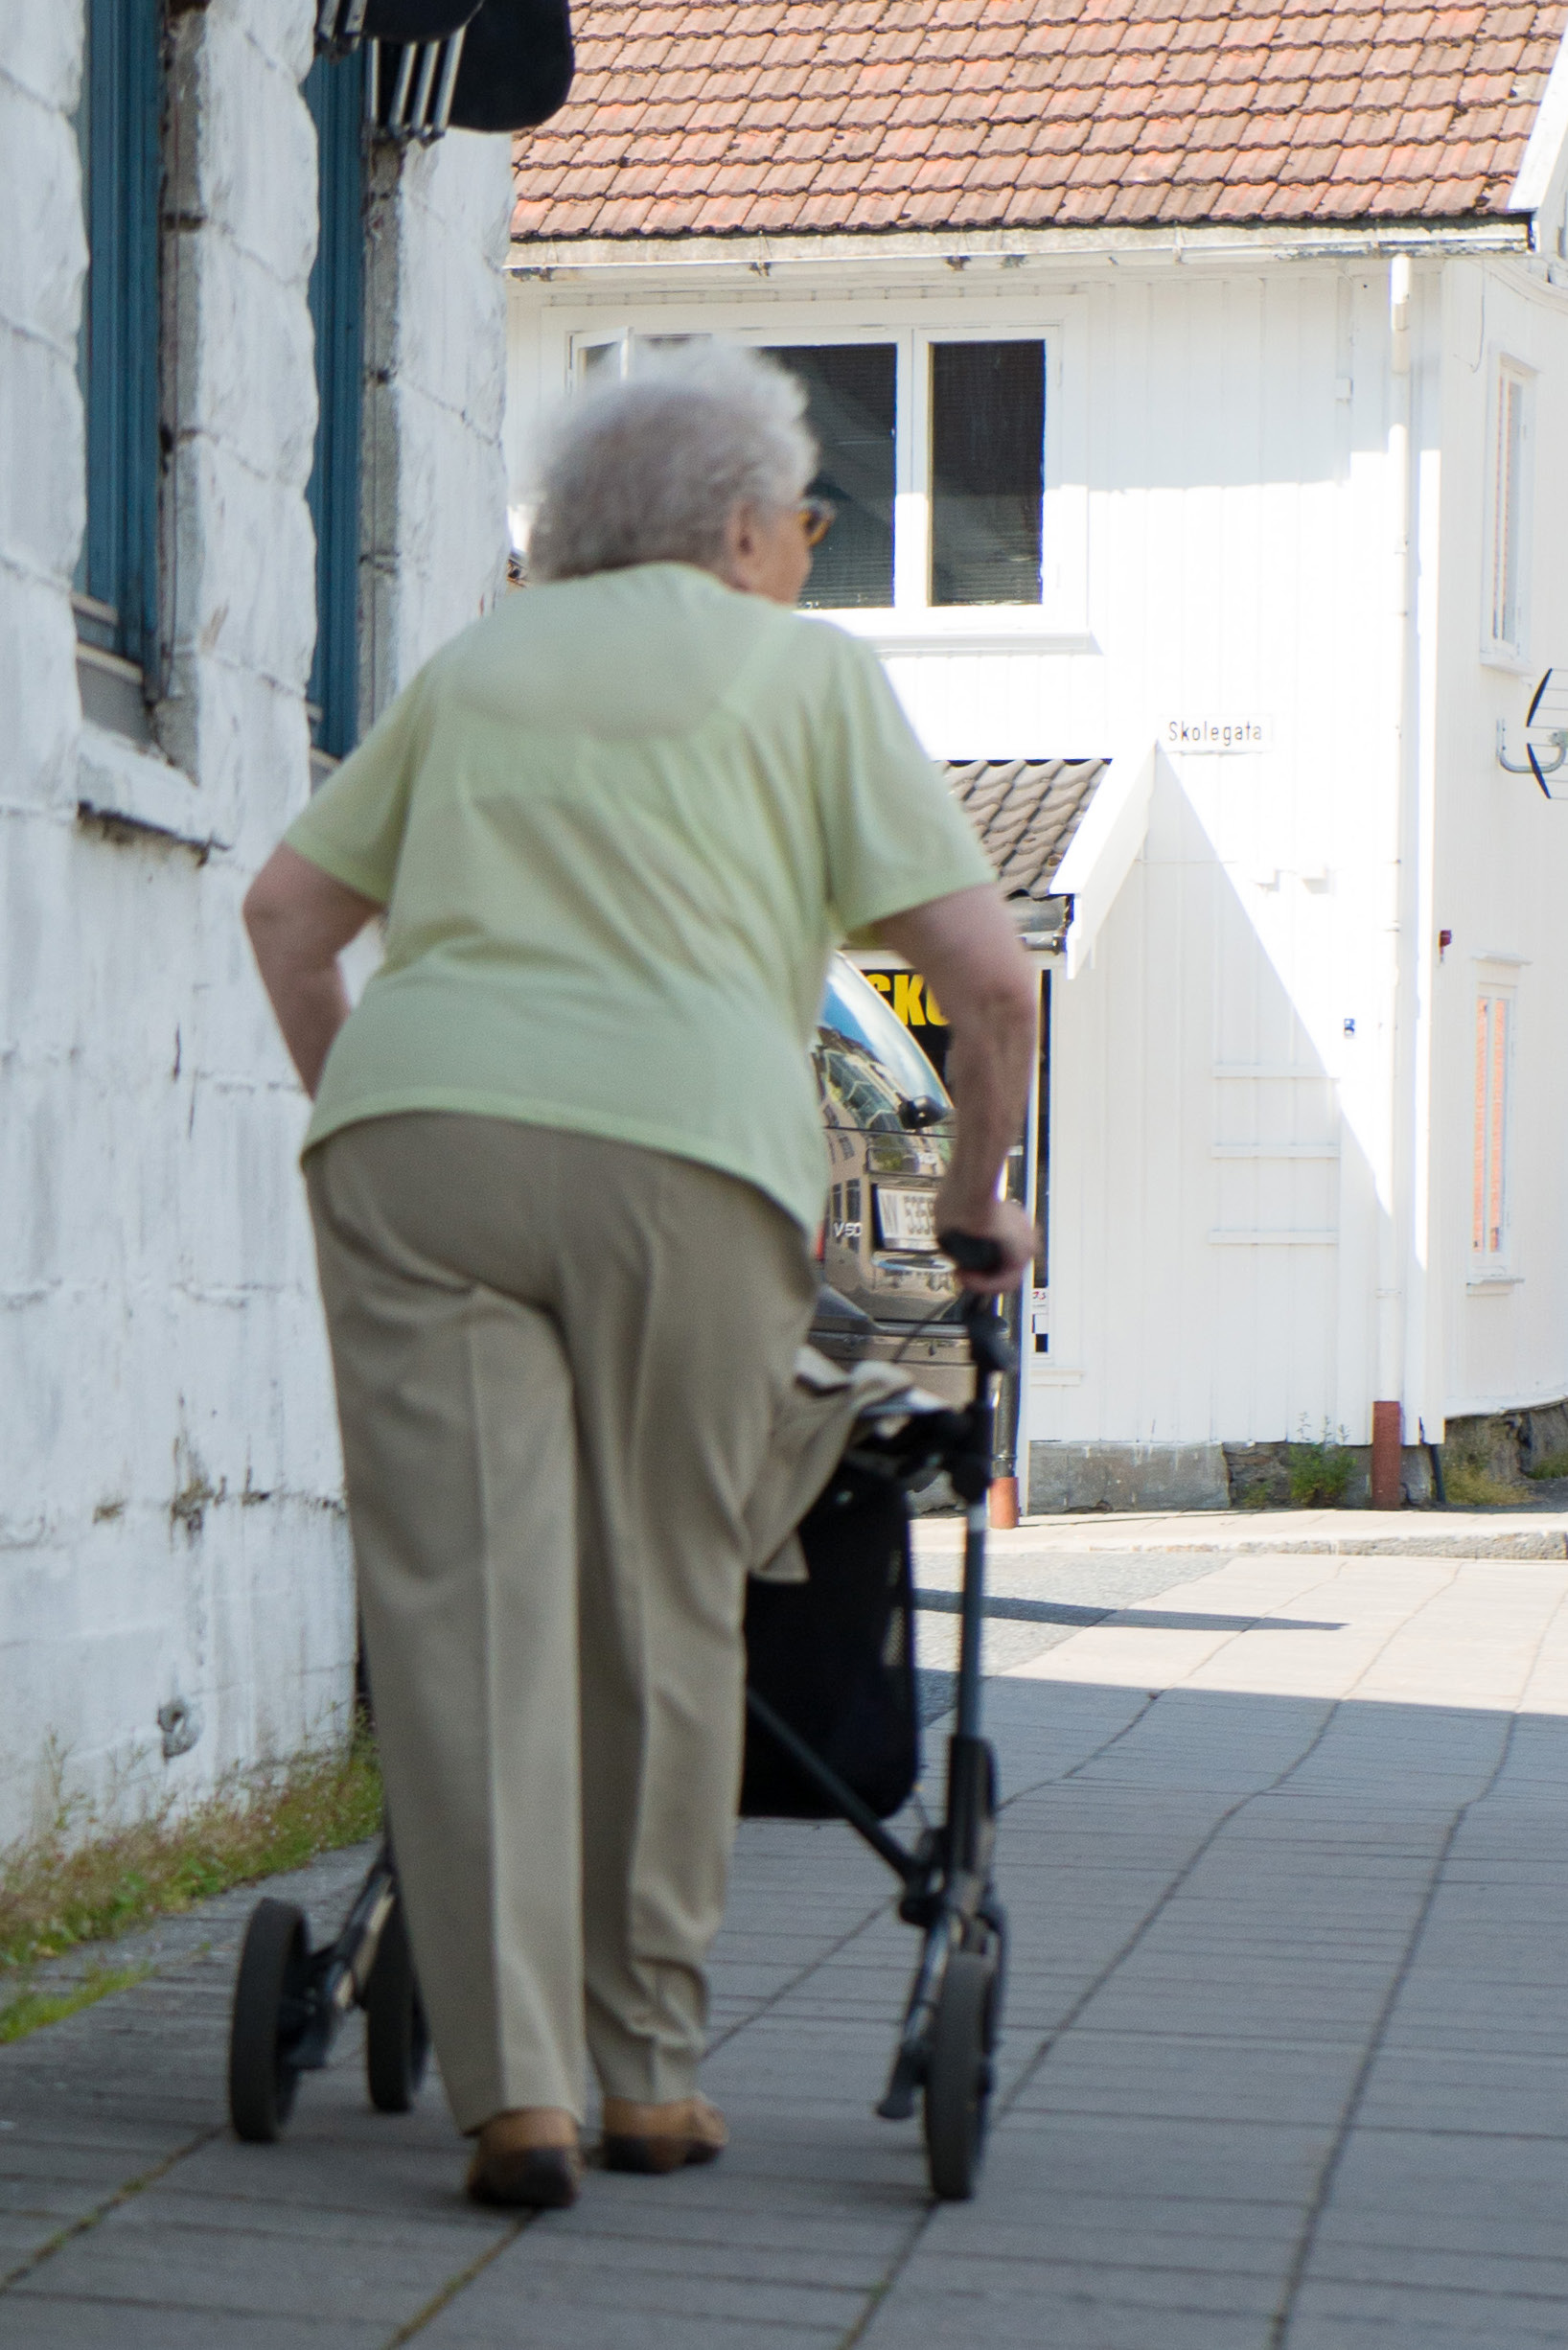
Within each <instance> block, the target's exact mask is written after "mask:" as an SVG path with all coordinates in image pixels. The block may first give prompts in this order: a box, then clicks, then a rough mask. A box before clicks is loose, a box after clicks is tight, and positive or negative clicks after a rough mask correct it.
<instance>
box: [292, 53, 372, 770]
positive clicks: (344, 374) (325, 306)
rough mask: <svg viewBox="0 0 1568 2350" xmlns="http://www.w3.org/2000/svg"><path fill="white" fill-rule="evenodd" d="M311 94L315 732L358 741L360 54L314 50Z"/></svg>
mask: <svg viewBox="0 0 1568 2350" xmlns="http://www.w3.org/2000/svg"><path fill="white" fill-rule="evenodd" d="M305 99H306V104H308V105H309V106H310V109H311V117H312V119H313V120H314V123H315V128H316V141H317V146H318V151H319V154H320V190H321V197H320V215H321V225H320V236H319V240H318V242H317V244H316V256H315V263H314V265H313V267H312V268H311V287H310V303H311V325H312V326H313V327H314V329H315V373H316V390H317V394H318V396H319V400H320V412H319V417H318V420H317V424H316V435H315V455H314V459H313V461H312V463H311V479H310V485H309V488H308V489H307V491H306V497H307V500H308V502H309V505H310V509H311V521H312V522H313V523H314V525H315V610H316V636H315V657H314V660H313V661H312V663H311V683H310V703H311V741H312V742H313V743H314V744H315V745H316V747H317V748H318V749H321V750H324V751H327V752H329V753H331V755H332V756H333V757H334V758H341V757H342V756H343V754H344V753H345V752H346V751H349V750H352V749H353V748H354V745H355V742H356V740H357V735H358V717H359V708H358V705H359V661H358V649H359V422H360V402H361V379H362V373H363V364H364V204H365V175H364V142H365V128H364V117H365V79H364V53H363V51H356V52H355V53H354V54H353V55H351V56H349V57H346V58H337V59H330V58H317V59H316V61H315V63H314V64H313V65H312V66H311V71H310V72H309V74H308V75H307V76H306V78H305Z"/></svg>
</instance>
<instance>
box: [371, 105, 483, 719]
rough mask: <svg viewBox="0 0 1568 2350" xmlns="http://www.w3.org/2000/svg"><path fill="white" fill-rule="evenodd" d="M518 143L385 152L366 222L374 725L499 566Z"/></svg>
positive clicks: (469, 138)
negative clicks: (509, 261) (514, 150)
mask: <svg viewBox="0 0 1568 2350" xmlns="http://www.w3.org/2000/svg"><path fill="white" fill-rule="evenodd" d="M511 209H512V169H511V142H510V141H509V140H507V139H504V138H480V137H476V136H475V135H473V133H472V132H467V131H451V132H449V134H448V135H447V137H446V138H444V139H441V140H439V141H437V142H436V143H435V144H434V145H432V146H430V147H425V148H415V149H412V150H409V151H408V152H406V153H405V154H404V158H403V160H402V166H401V170H400V169H399V168H398V165H397V162H396V159H395V158H394V156H393V154H392V152H391V150H388V149H385V148H383V149H381V150H379V151H378V154H377V158H376V164H375V173H374V178H373V196H372V203H371V213H370V248H369V260H368V277H367V312H368V315H367V321H366V329H367V332H366V374H367V383H366V397H365V427H364V458H363V465H364V473H363V499H364V536H363V547H364V569H363V575H362V576H363V583H364V584H363V588H362V591H361V596H360V614H361V627H362V632H363V642H362V644H361V658H360V709H361V716H362V718H363V720H364V722H365V723H366V724H367V725H368V723H369V722H370V720H372V719H373V718H375V717H377V716H379V715H380V711H381V710H382V709H384V707H385V706H386V704H387V703H388V702H389V701H390V700H391V699H392V696H393V695H394V694H395V693H396V692H397V690H398V688H399V687H400V686H401V685H403V684H404V683H405V682H406V681H407V680H408V679H409V678H410V677H412V675H413V674H414V672H415V670H417V669H418V667H419V666H420V663H421V662H422V661H424V660H426V659H427V658H428V657H429V656H430V654H432V653H433V652H434V651H435V649H436V647H437V646H438V645H440V644H443V643H444V642H445V641H446V639H447V638H448V637H449V636H450V635H453V634H455V633H456V631H457V630H459V629H461V628H466V627H467V626H468V624H469V622H470V621H471V620H476V619H477V618H478V616H479V614H480V613H481V612H482V611H488V610H489V608H490V606H491V604H492V603H494V601H495V599H496V595H497V594H498V593H499V592H500V589H501V587H502V585H503V583H504V579H505V572H506V544H507V522H506V464H505V459H504V457H503V456H502V453H501V420H502V414H503V410H504V408H505V403H506V279H505V275H504V265H505V262H506V255H507V236H508V223H509V219H510V216H511Z"/></svg>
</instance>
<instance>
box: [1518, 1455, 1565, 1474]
mask: <svg viewBox="0 0 1568 2350" xmlns="http://www.w3.org/2000/svg"><path fill="white" fill-rule="evenodd" d="M1525 1475H1526V1476H1527V1477H1568V1452H1549V1453H1548V1454H1547V1455H1546V1457H1545V1459H1544V1460H1541V1461H1537V1462H1536V1463H1535V1465H1534V1467H1533V1468H1527V1469H1526V1471H1525Z"/></svg>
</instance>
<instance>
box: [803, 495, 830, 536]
mask: <svg viewBox="0 0 1568 2350" xmlns="http://www.w3.org/2000/svg"><path fill="white" fill-rule="evenodd" d="M838 517H839V509H838V507H837V506H835V505H833V504H832V503H831V502H830V501H829V500H828V499H827V498H825V497H808V498H807V499H806V500H805V502H804V504H803V505H802V506H801V508H800V527H801V529H802V530H803V531H804V532H805V534H806V544H807V545H808V546H820V545H821V543H822V541H823V540H824V539H825V538H826V537H827V534H828V532H829V531H830V530H831V529H832V528H833V525H834V523H835V522H836V521H837V519H838Z"/></svg>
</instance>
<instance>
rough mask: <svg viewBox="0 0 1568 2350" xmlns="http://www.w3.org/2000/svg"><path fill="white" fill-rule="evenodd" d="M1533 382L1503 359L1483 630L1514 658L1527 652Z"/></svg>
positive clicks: (1491, 644) (1496, 649) (1496, 648)
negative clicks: (1484, 624)
mask: <svg viewBox="0 0 1568 2350" xmlns="http://www.w3.org/2000/svg"><path fill="white" fill-rule="evenodd" d="M1533 396H1534V386H1533V382H1532V380H1531V378H1530V376H1529V375H1528V374H1527V373H1526V371H1525V370H1524V369H1523V368H1521V367H1518V366H1516V365H1515V364H1514V363H1513V362H1512V361H1511V360H1510V359H1504V360H1502V361H1501V362H1500V363H1499V366H1498V370H1497V390H1496V398H1495V401H1494V403H1493V419H1492V449H1491V466H1490V479H1489V483H1488V495H1489V508H1490V512H1489V530H1488V541H1489V543H1488V550H1487V554H1488V560H1487V613H1486V628H1485V634H1486V638H1487V646H1488V649H1489V650H1490V651H1492V652H1493V653H1500V654H1503V655H1504V656H1506V657H1509V658H1510V659H1513V660H1522V659H1523V658H1524V655H1525V633H1526V622H1527V617H1528V614H1527V609H1526V606H1527V596H1526V588H1527V583H1528V579H1529V555H1530V492H1531V472H1532V464H1531V460H1532V453H1533V452H1532V448H1531V438H1532V427H1533Z"/></svg>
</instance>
